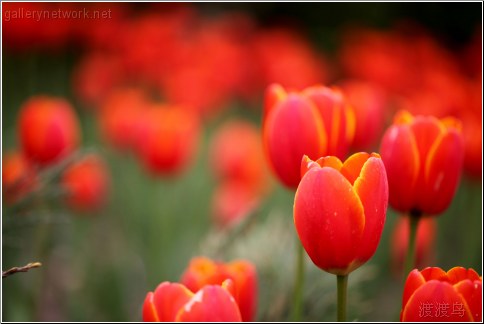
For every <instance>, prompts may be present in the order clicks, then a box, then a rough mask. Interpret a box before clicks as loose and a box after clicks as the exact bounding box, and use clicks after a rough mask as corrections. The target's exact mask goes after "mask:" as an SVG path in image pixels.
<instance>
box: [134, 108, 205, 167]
mask: <svg viewBox="0 0 484 324" xmlns="http://www.w3.org/2000/svg"><path fill="white" fill-rule="evenodd" d="M199 132H200V122H199V120H198V118H197V116H196V115H194V114H193V113H192V112H191V111H189V110H187V109H184V108H181V107H176V106H166V105H162V104H152V105H151V106H150V107H149V108H148V109H147V110H146V111H144V112H143V115H142V116H141V119H140V122H139V124H138V133H137V135H136V147H137V154H138V157H139V158H140V160H141V162H142V163H143V165H144V166H145V167H146V168H147V169H148V170H149V171H150V172H152V173H153V174H156V175H175V174H178V173H179V172H181V171H182V170H184V169H185V168H186V167H187V165H188V164H189V163H190V162H192V161H193V159H194V157H195V153H196V150H197V146H198V137H199Z"/></svg>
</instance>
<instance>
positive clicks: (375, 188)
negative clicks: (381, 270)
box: [294, 152, 388, 321]
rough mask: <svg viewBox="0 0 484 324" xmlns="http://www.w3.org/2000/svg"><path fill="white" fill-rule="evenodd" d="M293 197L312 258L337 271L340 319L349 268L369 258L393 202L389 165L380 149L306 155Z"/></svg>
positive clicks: (303, 239) (296, 217)
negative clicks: (344, 156)
mask: <svg viewBox="0 0 484 324" xmlns="http://www.w3.org/2000/svg"><path fill="white" fill-rule="evenodd" d="M301 174H302V175H303V176H302V179H301V182H300V183H299V186H298V188H297V191H296V196H295V198H294V224H295V226H296V230H297V234H298V235H299V239H300V240H301V243H302V245H303V247H304V249H305V250H306V252H307V253H308V255H309V257H310V258H311V260H312V261H313V263H314V264H315V265H316V266H317V267H319V268H320V269H322V270H324V271H326V272H329V273H332V274H335V275H337V283H338V320H339V321H344V320H345V316H346V315H345V313H346V297H345V296H346V285H347V280H348V274H349V273H350V272H352V271H353V270H355V269H356V268H358V267H360V266H361V265H362V264H364V263H365V262H366V261H368V260H369V259H370V258H371V257H372V255H373V254H374V253H375V250H376V248H377V246H378V242H379V241H380V237H381V233H382V230H383V225H384V224H385V217H386V210H387V205H388V183H387V178H386V172H385V167H384V165H383V162H382V160H381V158H380V156H379V155H378V154H376V153H372V154H368V153H363V152H361V153H356V154H353V155H352V156H350V157H349V158H348V159H347V160H346V161H345V162H344V163H342V162H341V161H340V160H339V159H338V158H337V157H335V156H327V157H322V158H320V159H318V160H317V161H312V160H311V159H309V158H308V157H307V156H304V158H303V160H302V163H301Z"/></svg>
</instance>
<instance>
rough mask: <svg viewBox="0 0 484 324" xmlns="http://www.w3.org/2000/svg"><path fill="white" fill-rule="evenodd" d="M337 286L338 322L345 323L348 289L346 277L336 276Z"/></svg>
mask: <svg viewBox="0 0 484 324" xmlns="http://www.w3.org/2000/svg"><path fill="white" fill-rule="evenodd" d="M336 283H337V286H338V313H337V320H338V322H346V290H347V287H348V275H337V276H336Z"/></svg>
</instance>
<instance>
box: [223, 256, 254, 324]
mask: <svg viewBox="0 0 484 324" xmlns="http://www.w3.org/2000/svg"><path fill="white" fill-rule="evenodd" d="M227 270H228V272H229V273H230V274H231V275H232V276H233V278H234V284H235V287H234V288H235V294H232V295H233V296H234V297H235V300H236V301H237V304H238V305H239V309H240V314H241V316H242V320H243V321H244V322H251V321H253V320H254V317H255V314H256V310H257V273H256V269H255V267H254V265H253V264H251V263H249V262H247V261H243V260H240V261H234V262H231V263H229V264H228V265H227Z"/></svg>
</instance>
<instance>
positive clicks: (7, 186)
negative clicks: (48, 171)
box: [2, 151, 36, 203]
mask: <svg viewBox="0 0 484 324" xmlns="http://www.w3.org/2000/svg"><path fill="white" fill-rule="evenodd" d="M35 183H36V172H35V169H34V168H33V166H32V165H31V163H30V161H28V160H27V159H26V158H25V157H24V156H23V155H22V154H21V153H20V152H16V151H12V152H8V153H5V154H4V155H3V157H2V192H3V196H4V199H5V200H4V201H5V202H7V203H14V202H16V201H17V200H18V199H20V198H21V197H22V196H24V195H25V194H26V193H27V192H29V191H30V190H32V189H33V188H34V186H35Z"/></svg>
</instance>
